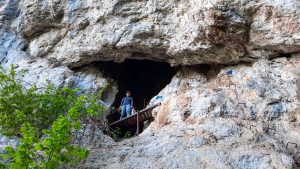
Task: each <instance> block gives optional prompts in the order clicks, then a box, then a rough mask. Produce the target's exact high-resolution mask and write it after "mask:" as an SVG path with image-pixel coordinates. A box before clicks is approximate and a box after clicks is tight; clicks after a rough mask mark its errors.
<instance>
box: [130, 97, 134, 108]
mask: <svg viewBox="0 0 300 169" xmlns="http://www.w3.org/2000/svg"><path fill="white" fill-rule="evenodd" d="M130 100H131V108H132V107H133V98H132V97H131V98H130Z"/></svg>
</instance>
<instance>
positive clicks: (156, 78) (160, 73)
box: [95, 59, 176, 136]
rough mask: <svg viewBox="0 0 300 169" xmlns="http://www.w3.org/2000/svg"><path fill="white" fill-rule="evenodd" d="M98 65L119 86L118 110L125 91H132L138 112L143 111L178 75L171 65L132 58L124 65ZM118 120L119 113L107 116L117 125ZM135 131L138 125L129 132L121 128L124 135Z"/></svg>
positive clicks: (111, 62)
mask: <svg viewBox="0 0 300 169" xmlns="http://www.w3.org/2000/svg"><path fill="white" fill-rule="evenodd" d="M95 65H96V66H97V67H99V68H100V70H101V71H102V72H103V73H104V74H105V75H106V76H109V77H111V78H113V79H114V80H116V81H117V83H118V93H117V95H116V97H115V100H114V102H113V105H112V106H113V107H115V108H118V107H119V106H120V103H121V100H122V98H123V97H124V96H125V93H126V91H127V90H129V91H131V96H132V98H133V107H134V109H135V110H142V109H144V108H145V106H147V104H148V103H149V101H150V100H151V98H153V97H154V96H156V95H157V94H158V93H159V92H160V91H161V90H162V89H163V88H164V87H165V86H166V85H167V84H169V83H170V82H171V79H172V77H173V76H174V75H175V73H176V68H174V67H171V66H170V65H169V64H168V63H164V62H155V61H150V60H133V59H130V60H125V61H124V62H122V63H116V62H113V61H101V62H96V63H95ZM119 118H120V113H119V112H113V113H111V114H110V115H109V116H108V122H109V123H112V122H115V121H117V120H119ZM141 125H143V124H141ZM135 130H136V126H133V127H130V128H126V129H124V128H121V133H123V134H124V133H125V132H127V131H129V132H130V133H131V134H134V132H135ZM123 136H124V135H123Z"/></svg>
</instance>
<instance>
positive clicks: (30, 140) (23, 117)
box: [0, 66, 106, 169]
mask: <svg viewBox="0 0 300 169" xmlns="http://www.w3.org/2000/svg"><path fill="white" fill-rule="evenodd" d="M17 76H18V74H17V73H16V71H15V69H14V67H13V66H12V67H11V69H10V71H9V72H6V71H5V70H4V69H2V68H0V133H1V134H3V135H5V136H8V137H15V136H17V137H18V138H19V139H20V144H19V145H17V146H16V147H6V148H5V150H6V153H4V154H2V155H1V157H0V160H1V159H2V161H4V163H3V164H0V167H1V166H2V167H3V166H4V167H5V168H11V169H23V168H24V169H25V168H47V169H52V168H57V167H59V166H60V165H67V164H71V165H72V164H76V163H78V162H80V161H81V160H83V159H84V158H86V157H87V156H88V151H87V150H85V149H83V148H81V147H79V146H75V145H72V144H71V139H72V132H73V131H76V130H77V131H78V130H80V120H81V119H84V118H89V117H98V116H100V115H101V114H103V113H104V112H105V111H106V108H105V107H104V106H103V105H101V104H99V103H98V101H97V99H96V96H95V95H80V96H78V95H77V93H78V89H71V88H69V87H55V86H54V85H52V84H50V83H48V85H47V87H46V88H45V89H43V90H41V89H38V88H37V87H36V86H35V85H34V86H31V87H30V88H27V89H24V87H23V86H22V83H21V81H19V80H17Z"/></svg>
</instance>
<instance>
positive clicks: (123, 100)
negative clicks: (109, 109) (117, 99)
mask: <svg viewBox="0 0 300 169" xmlns="http://www.w3.org/2000/svg"><path fill="white" fill-rule="evenodd" d="M123 101H124V97H123V98H122V101H121V105H120V107H121V106H122V104H123Z"/></svg>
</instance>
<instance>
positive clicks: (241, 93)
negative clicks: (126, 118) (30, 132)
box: [79, 55, 300, 169]
mask: <svg viewBox="0 0 300 169" xmlns="http://www.w3.org/2000/svg"><path fill="white" fill-rule="evenodd" d="M299 68H300V61H299V55H298V56H297V55H294V56H293V57H291V58H289V59H287V58H277V59H273V60H260V61H258V62H256V63H254V64H251V65H248V64H247V65H244V64H240V65H237V66H230V67H219V68H216V67H213V68H212V69H209V70H207V71H203V68H201V67H199V66H197V67H185V68H183V69H181V70H179V71H178V73H177V75H176V76H174V78H173V79H172V81H171V83H170V84H169V85H167V86H166V87H165V88H164V89H163V90H162V91H161V92H160V93H159V94H158V95H160V96H162V99H159V100H156V98H155V97H154V98H153V99H152V101H151V103H150V104H154V103H155V102H157V101H161V102H162V105H161V106H160V107H158V108H156V109H154V111H153V115H154V117H155V121H154V122H152V123H151V124H150V126H149V127H148V128H147V129H146V130H145V131H144V132H143V133H142V134H141V135H139V136H138V137H136V138H133V139H128V140H125V141H122V142H119V143H115V144H111V147H106V148H101V149H92V153H91V156H90V157H89V158H88V159H87V160H86V161H85V162H84V163H83V164H81V166H80V167H79V168H99V166H101V167H100V168H111V169H113V168H153V169H154V168H168V169H171V168H185V169H195V168H197V169H207V168H219V169H224V168H240V169H245V168H249V169H250V168H251V169H253V168H257V169H262V168H286V169H293V168H297V166H296V163H298V162H299V157H300V150H299V148H298V147H296V146H295V145H294V143H296V144H299V143H300V135H299V133H300V117H299V115H300V112H299V104H300V102H299V101H300V100H299V88H300V86H299V83H298V82H299V75H300V69H299ZM229 69H230V70H232V71H233V74H232V76H228V75H227V74H226V72H227V71H228V70H229ZM291 143H292V144H291Z"/></svg>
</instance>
